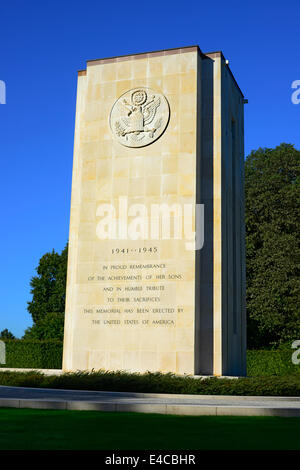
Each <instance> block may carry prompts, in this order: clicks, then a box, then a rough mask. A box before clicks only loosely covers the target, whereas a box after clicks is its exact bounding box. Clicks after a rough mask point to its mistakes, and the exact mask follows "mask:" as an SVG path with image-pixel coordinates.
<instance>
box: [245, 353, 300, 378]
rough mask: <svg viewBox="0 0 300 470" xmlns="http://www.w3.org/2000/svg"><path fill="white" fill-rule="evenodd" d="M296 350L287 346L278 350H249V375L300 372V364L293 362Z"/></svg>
mask: <svg viewBox="0 0 300 470" xmlns="http://www.w3.org/2000/svg"><path fill="white" fill-rule="evenodd" d="M293 352H294V350H293V349H291V347H290V346H289V347H286V348H283V349H277V350H270V351H268V350H261V351H255V350H250V351H247V375H248V376H267V375H288V374H295V373H300V364H298V365H295V364H293V363H292V354H293Z"/></svg>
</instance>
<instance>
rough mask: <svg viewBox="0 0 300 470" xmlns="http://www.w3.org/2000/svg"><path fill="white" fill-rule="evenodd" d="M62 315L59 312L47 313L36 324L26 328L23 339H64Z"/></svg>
mask: <svg viewBox="0 0 300 470" xmlns="http://www.w3.org/2000/svg"><path fill="white" fill-rule="evenodd" d="M64 318H65V316H64V314H63V313H59V312H54V313H47V314H46V315H45V316H44V317H43V318H41V319H40V320H39V321H38V322H37V323H35V324H34V325H33V326H31V327H30V328H27V330H26V331H25V334H24V336H23V339H37V340H45V339H57V340H60V341H63V338H64Z"/></svg>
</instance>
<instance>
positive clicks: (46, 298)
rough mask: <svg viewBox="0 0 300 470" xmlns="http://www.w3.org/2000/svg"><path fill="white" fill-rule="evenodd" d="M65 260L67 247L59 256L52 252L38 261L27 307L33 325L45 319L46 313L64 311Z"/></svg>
mask: <svg viewBox="0 0 300 470" xmlns="http://www.w3.org/2000/svg"><path fill="white" fill-rule="evenodd" d="M67 258H68V245H67V246H66V247H65V248H64V249H63V251H62V252H61V254H59V253H56V252H55V251H54V250H53V251H52V252H51V253H46V254H45V255H44V256H42V258H41V259H40V262H39V265H38V267H37V269H36V270H37V276H33V277H32V279H31V282H30V286H31V291H30V293H31V294H32V300H31V302H28V307H27V310H28V311H29V313H30V314H31V316H32V319H33V322H34V323H39V322H40V321H41V320H43V319H45V317H46V316H47V314H48V313H63V312H64V311H65V298H66V277H67Z"/></svg>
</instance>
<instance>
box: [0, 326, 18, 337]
mask: <svg viewBox="0 0 300 470" xmlns="http://www.w3.org/2000/svg"><path fill="white" fill-rule="evenodd" d="M0 339H16V337H15V336H14V335H13V334H12V332H11V331H9V330H8V329H7V328H5V330H2V331H1V332H0Z"/></svg>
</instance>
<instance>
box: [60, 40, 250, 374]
mask: <svg viewBox="0 0 300 470" xmlns="http://www.w3.org/2000/svg"><path fill="white" fill-rule="evenodd" d="M78 75H79V76H78V90H77V108H76V125H75V143H74V164H73V180H72V199H71V217H70V237H69V259H68V275H67V299H66V317H65V338H64V355H63V369H64V370H65V371H74V370H92V369H94V370H100V369H105V370H114V371H115V370H126V371H131V372H146V371H161V372H173V373H176V374H191V375H217V376H220V375H245V373H246V334H245V329H246V320H245V254H244V238H245V235H244V201H243V197H244V195H243V194H244V193H243V167H244V153H243V152H244V150H243V126H244V123H243V108H244V102H245V100H244V97H243V94H242V93H241V91H240V89H239V87H238V85H237V83H236V81H235V79H234V77H233V75H232V73H231V71H230V69H229V66H228V61H225V59H224V57H223V55H222V53H221V52H213V53H205V54H204V53H202V52H201V50H200V49H199V47H198V46H193V47H185V48H179V49H169V50H162V51H157V52H150V53H142V54H138V55H128V56H121V57H113V58H108V59H99V60H93V61H88V62H87V68H86V70H83V71H80V72H79V73H78Z"/></svg>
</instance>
